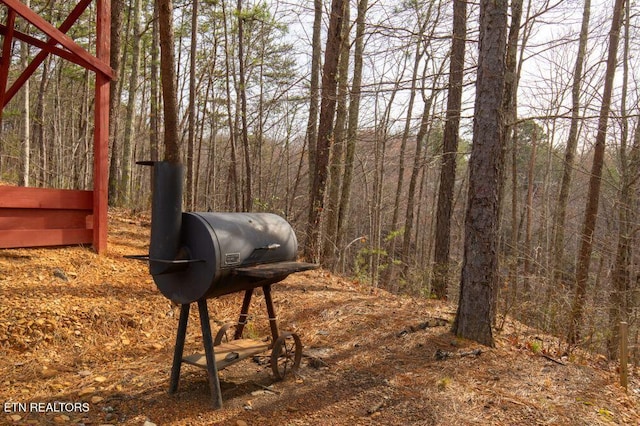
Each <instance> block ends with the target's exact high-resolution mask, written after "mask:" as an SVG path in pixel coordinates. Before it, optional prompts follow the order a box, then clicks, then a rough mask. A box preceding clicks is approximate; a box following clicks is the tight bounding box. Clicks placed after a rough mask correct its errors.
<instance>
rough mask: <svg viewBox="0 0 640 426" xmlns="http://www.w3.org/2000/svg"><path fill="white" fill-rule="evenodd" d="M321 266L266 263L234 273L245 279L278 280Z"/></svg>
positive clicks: (237, 269)
mask: <svg viewBox="0 0 640 426" xmlns="http://www.w3.org/2000/svg"><path fill="white" fill-rule="evenodd" d="M318 267H319V265H316V264H315V263H305V262H276V263H264V264H262V265H255V266H247V267H245V268H236V269H234V270H233V273H234V274H236V275H242V276H244V277H253V278H263V279H270V278H277V277H281V276H287V275H289V274H293V273H295V272H302V271H309V270H312V269H318Z"/></svg>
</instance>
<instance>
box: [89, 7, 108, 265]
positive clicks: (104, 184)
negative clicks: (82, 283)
mask: <svg viewBox="0 0 640 426" xmlns="http://www.w3.org/2000/svg"><path fill="white" fill-rule="evenodd" d="M96 21H97V22H96V33H97V36H96V57H97V59H98V60H99V61H100V62H102V63H104V64H109V58H110V49H111V45H110V42H111V0H97V12H96ZM109 70H111V68H110V67H109ZM110 79H111V74H105V73H101V72H97V73H96V89H95V90H96V92H95V118H94V120H95V127H94V131H93V137H94V142H93V144H94V146H93V159H94V160H93V248H94V249H95V250H96V251H97V252H98V253H103V252H104V251H106V249H107V221H108V218H107V209H108V170H109V167H108V157H109V81H110Z"/></svg>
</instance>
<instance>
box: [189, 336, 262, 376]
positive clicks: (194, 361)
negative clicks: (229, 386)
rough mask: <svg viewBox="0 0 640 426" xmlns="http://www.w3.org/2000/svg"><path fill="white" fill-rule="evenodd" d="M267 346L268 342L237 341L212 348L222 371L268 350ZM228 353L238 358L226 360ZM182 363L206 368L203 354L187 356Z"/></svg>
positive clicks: (253, 340) (218, 366)
mask: <svg viewBox="0 0 640 426" xmlns="http://www.w3.org/2000/svg"><path fill="white" fill-rule="evenodd" d="M269 346H270V344H269V342H263V341H262V340H256V339H239V340H234V341H232V342H229V343H221V344H219V345H218V346H214V348H213V350H214V352H215V355H216V366H217V368H218V370H222V369H223V368H225V367H228V366H230V365H231V364H234V363H236V362H238V361H241V360H243V359H246V358H249V357H251V356H254V355H257V354H259V353H260V352H264V351H266V350H268V349H269ZM230 353H237V354H238V356H237V357H234V358H232V359H227V356H228V355H229V354H230ZM182 361H183V362H186V363H187V364H191V365H195V366H196V367H200V368H205V369H206V368H207V359H206V357H205V355H204V354H203V353H197V354H193V355H189V356H187V357H184V358H182Z"/></svg>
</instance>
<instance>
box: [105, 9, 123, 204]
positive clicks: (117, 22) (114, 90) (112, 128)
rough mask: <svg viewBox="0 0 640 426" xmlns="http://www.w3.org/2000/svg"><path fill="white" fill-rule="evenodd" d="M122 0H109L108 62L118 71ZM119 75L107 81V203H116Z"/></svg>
mask: <svg viewBox="0 0 640 426" xmlns="http://www.w3.org/2000/svg"><path fill="white" fill-rule="evenodd" d="M122 9H123V6H122V0H112V1H111V50H110V58H109V61H110V64H111V68H112V69H113V70H114V71H115V72H120V57H121V55H120V45H121V40H122V38H121V35H122V31H121V27H122ZM121 78H122V76H121V75H118V76H116V78H114V79H112V80H111V82H110V83H109V141H110V145H111V149H110V151H111V159H110V161H109V184H108V193H109V195H108V198H109V205H114V204H115V203H116V201H117V200H116V197H117V194H118V151H119V150H118V141H117V137H116V136H117V135H116V127H117V126H116V124H117V122H118V120H117V119H116V116H117V107H118V105H119V103H120V98H119V97H118V85H119V84H121V83H119V81H120V79H121Z"/></svg>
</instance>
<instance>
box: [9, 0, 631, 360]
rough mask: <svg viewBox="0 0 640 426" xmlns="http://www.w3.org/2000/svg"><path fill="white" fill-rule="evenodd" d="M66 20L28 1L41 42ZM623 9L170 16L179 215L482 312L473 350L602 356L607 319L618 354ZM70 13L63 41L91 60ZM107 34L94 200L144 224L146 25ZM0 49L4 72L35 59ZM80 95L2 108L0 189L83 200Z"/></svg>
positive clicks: (291, 6) (622, 264) (159, 117)
mask: <svg viewBox="0 0 640 426" xmlns="http://www.w3.org/2000/svg"><path fill="white" fill-rule="evenodd" d="M25 3H26V2H25ZM164 3H166V0H165V1H164ZM169 4H171V3H170V2H169ZM73 6H74V4H73V2H63V1H59V0H48V1H46V2H45V1H41V0H31V2H30V7H31V8H32V9H33V10H35V11H37V12H38V13H39V14H41V15H42V16H44V17H45V18H46V19H48V20H49V21H50V22H52V23H53V24H54V25H56V26H57V25H59V24H60V22H61V20H62V19H64V17H65V16H67V14H68V13H69V11H70V10H71V8H73ZM93 7H95V5H92V6H89V9H91V8H93ZM637 7H638V6H637V5H636V4H633V3H631V2H628V1H627V2H624V1H623V0H615V1H605V2H598V3H594V4H591V0H584V2H579V1H560V0H559V1H555V0H535V1H532V0H528V1H523V0H511V2H506V1H505V0H500V1H497V2H489V1H486V0H481V1H480V2H478V3H467V2H464V1H463V0H404V1H400V2H398V1H388V0H357V1H356V0H352V1H346V0H332V1H331V2H329V1H321V0H314V1H313V2H311V1H299V0H266V1H254V0H237V1H236V2H230V1H226V0H201V1H192V0H175V1H174V2H173V5H172V17H173V30H174V37H175V44H174V47H175V49H174V54H175V76H174V81H175V85H176V96H177V123H176V124H177V140H176V141H175V142H176V143H177V145H178V146H179V151H180V156H181V161H182V163H183V164H184V165H185V166H186V187H185V200H184V206H185V209H186V210H196V211H197V210H199V211H268V212H274V213H277V214H280V215H282V216H283V217H285V218H286V219H287V220H288V221H289V222H290V223H291V224H292V225H293V226H294V228H295V230H296V233H297V235H298V240H299V243H300V247H301V248H303V249H304V250H303V251H304V256H305V257H306V258H307V259H308V260H312V261H319V262H320V263H321V264H322V266H323V267H324V268H327V269H329V270H332V271H333V272H335V273H339V274H345V275H347V276H350V277H355V278H356V279H358V280H359V281H361V282H365V283H368V284H369V285H370V286H371V287H372V288H384V289H386V290H389V291H391V292H396V293H410V294H414V295H422V296H424V297H434V298H440V299H449V300H452V301H456V300H458V299H459V298H460V300H461V302H464V301H467V302H468V303H470V304H473V303H476V304H477V303H478V302H480V303H481V304H482V305H483V306H484V307H486V308H487V309H486V310H487V312H485V313H483V314H482V315H483V317H484V318H485V319H486V318H487V317H488V318H491V324H489V323H487V324H485V325H488V326H489V327H488V328H489V330H488V333H489V335H488V338H487V339H484V342H485V343H487V344H491V335H490V334H491V328H493V329H494V330H500V328H501V325H502V324H504V321H503V318H504V316H506V315H510V316H512V317H514V318H516V319H518V320H520V321H523V322H524V323H526V324H529V325H531V326H534V327H538V328H540V329H541V330H544V331H546V332H549V333H553V334H556V335H559V336H562V337H563V338H565V339H566V341H567V344H568V348H569V349H570V348H572V347H576V346H581V347H585V348H587V349H590V350H594V351H598V352H602V353H604V354H606V355H607V356H608V357H610V358H616V357H617V353H618V352H617V346H618V341H617V339H618V337H617V331H616V330H617V329H618V324H619V322H620V321H627V322H628V323H629V325H630V327H631V328H630V330H631V331H630V337H631V339H632V340H633V342H635V343H637V342H638V341H640V327H639V326H638V325H639V324H638V307H639V305H640V298H639V297H638V296H639V294H638V287H639V286H640V250H638V247H639V244H638V243H639V242H640V241H639V239H640V235H639V233H638V230H640V217H639V216H640V211H639V205H638V199H639V189H640V188H639V187H640V184H639V182H638V180H639V178H640V167H639V166H640V118H639V117H640V113H639V112H640V63H639V58H640V55H639V53H640V34H638V31H639V30H638V29H639V28H640V15H639V13H638V12H640V10H638V9H637ZM3 13H4V12H3ZM92 16H94V15H92V13H90V12H87V13H86V17H83V18H81V21H80V22H81V24H80V25H78V24H76V26H75V27H74V28H73V29H72V30H71V32H70V34H69V35H70V36H71V38H73V39H74V40H76V42H78V43H79V44H80V45H82V46H83V47H85V48H86V49H88V50H90V51H91V50H92V49H93V44H94V41H95V40H94V39H95V34H94V33H93V32H92V31H94V30H93V28H94V27H93V22H92ZM5 18H6V16H2V17H0V19H2V22H4V20H5ZM82 19H85V21H84V23H83V24H82ZM111 19H112V34H111V37H112V39H111V66H112V68H113V69H114V70H115V71H116V75H117V77H116V79H114V81H113V82H112V85H111V108H110V129H109V131H110V173H109V204H110V206H113V207H118V208H125V209H130V210H132V211H135V212H142V211H148V210H149V208H150V191H151V188H150V176H149V173H150V172H149V170H148V168H144V167H137V166H136V165H135V161H137V160H158V159H162V158H163V156H164V155H165V153H164V151H163V150H164V144H163V143H162V136H163V133H164V130H165V117H164V116H163V108H162V93H161V87H162V86H161V78H160V68H161V67H160V32H161V31H160V29H161V28H160V25H159V19H158V7H157V6H156V5H155V4H154V1H152V0H130V1H127V2H124V1H123V0H112V16H111ZM20 25H22V27H20ZM16 26H17V27H18V28H21V31H23V32H26V33H28V34H31V35H33V36H34V37H41V36H42V35H41V34H33V31H32V30H30V29H29V26H28V25H26V24H24V21H21V18H20V17H18V18H17V19H16ZM30 31H31V32H30ZM13 51H14V55H13V58H14V60H15V61H16V63H15V64H14V65H15V66H13V67H12V73H18V72H19V70H20V69H21V66H22V67H24V66H25V65H24V64H26V63H28V60H29V59H30V58H32V57H34V56H35V55H36V54H37V53H38V50H37V49H35V48H32V47H31V48H30V47H28V45H26V44H23V43H21V42H20V41H16V42H15V43H14V45H13ZM11 76H13V74H11ZM11 76H10V79H9V80H10V81H11V78H12V77H11ZM13 78H15V76H13ZM93 85H94V78H93V75H92V74H91V73H90V72H89V71H86V70H84V69H81V68H80V67H78V66H77V65H74V64H71V63H68V62H65V61H64V60H61V59H60V58H57V57H53V56H50V57H48V58H47V59H46V61H45V62H44V63H43V64H42V65H41V66H40V67H39V68H38V70H37V71H36V73H35V74H34V77H33V78H32V79H31V84H29V85H26V86H25V88H24V89H23V90H21V91H20V92H18V93H17V94H16V96H15V97H14V98H13V100H12V101H11V102H10V103H9V104H8V105H7V107H6V108H5V110H4V114H3V119H2V123H1V129H0V131H1V133H0V135H1V136H0V137H1V141H2V143H1V144H0V181H1V182H2V184H7V185H20V186H35V187H54V188H73V189H90V188H91V187H92V171H91V170H92V169H91V164H92V149H91V147H92V143H93V140H92V129H93V115H92V108H93V96H94V91H93ZM487 221H488V222H490V225H489V228H487V229H489V231H487V232H483V231H481V229H480V228H481V225H482V223H483V222H484V223H485V224H486V223H487ZM474 244H475V245H474ZM465 245H466V246H465ZM486 256H489V257H490V259H485V257H486ZM483 271H484V272H483ZM474 277H475V278H474ZM461 283H462V288H463V291H462V292H461ZM472 287H473V288H476V289H478V288H480V289H482V290H483V293H482V295H479V294H477V293H476V294H475V295H473V294H469V295H468V296H465V293H464V291H466V289H469V288H472ZM460 306H462V303H461V305H460ZM465 306H466V305H465ZM459 309H465V308H459ZM469 309H472V310H474V309H475V310H477V306H476V308H473V307H469ZM479 321H480V322H481V320H479ZM476 322H478V321H476ZM454 327H458V331H460V332H461V333H463V334H464V333H465V332H464V327H465V325H464V324H461V323H460V321H456V325H455V326H454ZM481 333H487V330H484V331H481ZM480 341H483V339H480ZM635 343H634V344H635ZM635 359H636V360H637V359H638V358H637V356H636V357H635Z"/></svg>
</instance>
